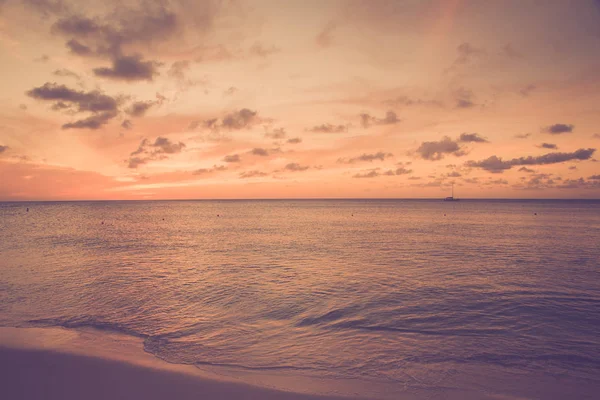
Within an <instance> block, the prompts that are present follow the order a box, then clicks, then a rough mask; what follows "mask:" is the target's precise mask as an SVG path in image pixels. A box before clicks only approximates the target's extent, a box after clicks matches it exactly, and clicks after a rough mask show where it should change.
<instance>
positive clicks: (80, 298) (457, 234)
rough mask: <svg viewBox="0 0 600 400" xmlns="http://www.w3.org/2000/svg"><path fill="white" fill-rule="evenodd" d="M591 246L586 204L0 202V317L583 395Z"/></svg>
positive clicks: (204, 348)
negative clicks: (507, 379)
mask: <svg viewBox="0 0 600 400" xmlns="http://www.w3.org/2000/svg"><path fill="white" fill-rule="evenodd" d="M26 207H29V209H30V211H29V212H28V213H27V212H26V211H25V209H26ZM536 213H537V215H536ZM598 243H600V203H598V202H562V201H560V202H559V201H546V202H542V201H526V202H518V201H462V202H459V203H444V202H441V201H384V200H381V201H373V200H370V201H358V200H356V201H333V200H332V201H201V202H192V201H190V202H96V203H94V202H81V203H79V202H74V203H28V204H26V205H24V204H17V203H0V256H1V258H0V324H1V325H4V326H32V325H35V326H64V327H69V328H82V327H94V328H98V329H106V330H111V331H119V332H123V333H127V334H130V335H135V336H139V337H142V338H144V339H145V341H144V343H145V349H146V351H148V352H151V353H153V354H155V355H157V356H158V357H160V358H163V359H165V360H168V361H170V362H175V363H190V364H196V365H200V366H201V365H216V366H234V367H237V368H241V369H244V370H252V371H281V372H282V373H289V374H296V375H302V376H315V377H331V378H349V379H360V380H364V381H365V382H373V383H374V384H376V383H377V382H382V383H385V384H386V385H389V384H391V385H397V387H398V390H406V388H407V387H411V388H412V387H424V388H427V389H428V390H431V391H433V392H432V393H435V391H436V390H443V388H448V387H450V388H456V387H457V386H465V385H474V389H478V388H479V389H481V386H477V385H480V384H479V383H477V384H476V383H474V382H470V381H469V379H465V377H464V373H465V371H477V373H479V374H481V375H482V376H484V377H485V376H486V375H487V376H488V377H491V376H499V375H500V374H503V373H510V374H518V376H520V379H523V380H524V382H526V381H527V379H529V380H530V381H529V382H528V383H524V384H523V385H520V386H519V387H516V388H508V387H506V386H505V385H504V383H503V384H502V385H503V386H502V387H493V386H494V385H496V383H494V380H493V379H491V378H490V379H485V381H486V383H485V385H484V386H486V390H491V391H495V392H498V393H502V392H509V393H510V392H511V391H512V394H515V395H517V394H521V395H531V396H534V397H535V396H536V395H540V394H541V395H542V397H544V398H551V396H543V395H544V394H545V393H546V392H544V390H548V393H546V394H548V395H560V393H559V392H556V390H560V389H556V388H553V387H552V388H550V387H546V388H544V387H539V386H540V385H537V386H538V387H537V388H535V389H532V387H535V386H536V385H533V386H532V385H530V383H532V382H535V381H537V382H539V381H540V379H546V378H547V379H549V380H550V381H552V380H556V379H559V380H560V381H561V382H562V383H563V384H562V387H563V388H569V390H570V391H572V390H573V389H572V388H571V385H574V386H575V387H577V388H578V390H579V395H580V396H582V397H585V396H588V395H589V396H591V393H592V392H591V391H590V390H591V389H590V388H596V389H597V388H600V386H599V384H600V380H599V378H598V377H599V376H600V340H599V338H600V276H599V272H600V270H599V265H600V262H599V260H600V247H599V245H598ZM528 377H529V378H528ZM498 385H499V384H498ZM559 386H560V385H559ZM460 388H461V389H463V388H464V387H460ZM532 390H534V391H532ZM550 390H552V391H550ZM557 393H558V394H557ZM565 393H567V392H565ZM568 393H572V392H568Z"/></svg>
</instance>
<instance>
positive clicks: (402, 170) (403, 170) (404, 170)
mask: <svg viewBox="0 0 600 400" xmlns="http://www.w3.org/2000/svg"><path fill="white" fill-rule="evenodd" d="M394 172H395V174H396V175H406V174H410V173H412V172H413V170H412V169H407V168H404V167H400V168H396V171H394Z"/></svg>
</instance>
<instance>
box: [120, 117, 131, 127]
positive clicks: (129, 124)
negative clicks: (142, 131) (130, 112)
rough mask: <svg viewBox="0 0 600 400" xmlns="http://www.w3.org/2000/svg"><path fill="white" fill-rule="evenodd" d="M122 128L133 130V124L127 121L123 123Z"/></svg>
mask: <svg viewBox="0 0 600 400" xmlns="http://www.w3.org/2000/svg"><path fill="white" fill-rule="evenodd" d="M121 128H124V129H131V128H133V124H132V123H131V121H130V120H128V119H126V120H124V121H123V122H122V123H121Z"/></svg>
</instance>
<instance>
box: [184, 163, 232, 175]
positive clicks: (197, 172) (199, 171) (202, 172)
mask: <svg viewBox="0 0 600 400" xmlns="http://www.w3.org/2000/svg"><path fill="white" fill-rule="evenodd" d="M225 170H227V167H226V166H225V165H213V167H212V168H200V169H197V170H195V171H194V172H192V174H193V175H206V174H210V173H212V172H219V171H225Z"/></svg>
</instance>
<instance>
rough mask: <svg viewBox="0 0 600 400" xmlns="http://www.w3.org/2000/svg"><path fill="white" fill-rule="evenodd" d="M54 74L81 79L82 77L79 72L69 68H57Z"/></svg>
mask: <svg viewBox="0 0 600 400" xmlns="http://www.w3.org/2000/svg"><path fill="white" fill-rule="evenodd" d="M52 74H53V75H55V76H61V77H71V78H75V79H81V77H80V76H79V75H78V74H76V73H75V72H73V71H71V70H68V69H66V68H61V69H57V70H55V71H54V72H53V73H52Z"/></svg>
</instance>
